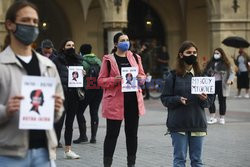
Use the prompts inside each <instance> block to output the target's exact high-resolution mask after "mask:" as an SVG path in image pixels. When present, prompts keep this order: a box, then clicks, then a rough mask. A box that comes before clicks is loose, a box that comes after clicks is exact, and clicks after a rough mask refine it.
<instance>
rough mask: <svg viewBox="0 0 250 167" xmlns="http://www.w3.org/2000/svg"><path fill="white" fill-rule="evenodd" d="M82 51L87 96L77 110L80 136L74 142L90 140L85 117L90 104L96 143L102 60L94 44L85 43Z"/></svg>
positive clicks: (100, 96)
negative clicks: (95, 52) (93, 50)
mask: <svg viewBox="0 0 250 167" xmlns="http://www.w3.org/2000/svg"><path fill="white" fill-rule="evenodd" d="M80 53H81V55H83V62H82V65H83V68H84V70H85V71H86V77H85V83H84V85H85V98H84V100H83V102H82V103H81V104H80V108H79V110H78V112H77V122H78V126H79V132H80V136H79V138H78V139H76V140H74V141H73V143H75V144H79V143H81V142H86V141H88V137H87V135H86V120H85V118H84V111H85V110H86V108H87V107H88V106H89V113H90V118H91V138H90V143H96V134H97V130H98V125H99V117H98V110H99V106H100V103H101V100H102V91H103V90H102V89H101V88H100V87H98V84H97V79H98V76H99V72H100V68H101V63H102V62H101V60H100V59H99V58H98V57H97V56H96V55H95V54H94V53H92V46H91V45H90V44H84V45H82V46H81V48H80Z"/></svg>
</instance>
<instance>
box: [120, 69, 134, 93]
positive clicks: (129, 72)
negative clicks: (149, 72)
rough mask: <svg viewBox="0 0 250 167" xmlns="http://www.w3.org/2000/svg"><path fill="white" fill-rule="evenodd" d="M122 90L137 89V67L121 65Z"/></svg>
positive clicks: (131, 90)
mask: <svg viewBox="0 0 250 167" xmlns="http://www.w3.org/2000/svg"><path fill="white" fill-rule="evenodd" d="M121 71H122V78H123V80H122V92H136V91H137V90H138V80H137V78H136V77H137V75H138V69H137V68H136V67H123V68H122V69H121Z"/></svg>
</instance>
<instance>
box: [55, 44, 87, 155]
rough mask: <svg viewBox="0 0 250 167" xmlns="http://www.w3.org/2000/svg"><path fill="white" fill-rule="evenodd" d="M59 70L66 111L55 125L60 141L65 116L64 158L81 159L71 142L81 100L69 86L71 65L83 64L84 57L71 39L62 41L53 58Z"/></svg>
mask: <svg viewBox="0 0 250 167" xmlns="http://www.w3.org/2000/svg"><path fill="white" fill-rule="evenodd" d="M53 61H54V63H55V64H56V67H57V70H58V72H59V75H60V78H61V81H62V85H63V91H64V94H65V102H64V107H65V112H64V115H63V117H62V118H61V120H60V121H59V122H58V123H57V124H56V125H55V129H56V133H57V138H58V142H59V141H60V137H61V131H62V126H63V122H64V117H66V118H65V133H64V140H65V152H64V158H66V159H79V158H80V156H79V155H78V154H76V153H75V152H74V151H72V147H71V144H72V143H71V142H72V135H73V123H74V119H75V115H76V113H77V111H78V109H79V106H80V103H81V100H80V98H79V96H78V92H77V88H71V87H68V75H72V74H69V70H68V67H69V66H82V58H81V57H80V56H79V55H77V54H76V52H75V43H74V41H72V40H70V39H66V40H64V41H63V42H62V44H61V47H60V49H59V54H58V56H57V57H56V58H55V59H54V60H53Z"/></svg>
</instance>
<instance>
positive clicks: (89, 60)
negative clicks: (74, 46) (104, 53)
mask: <svg viewBox="0 0 250 167" xmlns="http://www.w3.org/2000/svg"><path fill="white" fill-rule="evenodd" d="M83 61H86V62H87V63H88V64H99V65H100V60H99V59H98V58H97V56H96V55H95V54H94V53H91V54H86V55H84V56H83Z"/></svg>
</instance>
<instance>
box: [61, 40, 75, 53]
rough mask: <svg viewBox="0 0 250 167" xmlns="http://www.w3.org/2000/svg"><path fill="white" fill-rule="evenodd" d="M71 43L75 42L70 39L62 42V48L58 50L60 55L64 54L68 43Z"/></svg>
mask: <svg viewBox="0 0 250 167" xmlns="http://www.w3.org/2000/svg"><path fill="white" fill-rule="evenodd" d="M69 41H72V42H74V41H73V40H72V39H70V38H67V39H64V40H63V41H62V42H61V45H60V48H59V49H58V53H63V51H64V49H65V45H66V43H67V42H69Z"/></svg>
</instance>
